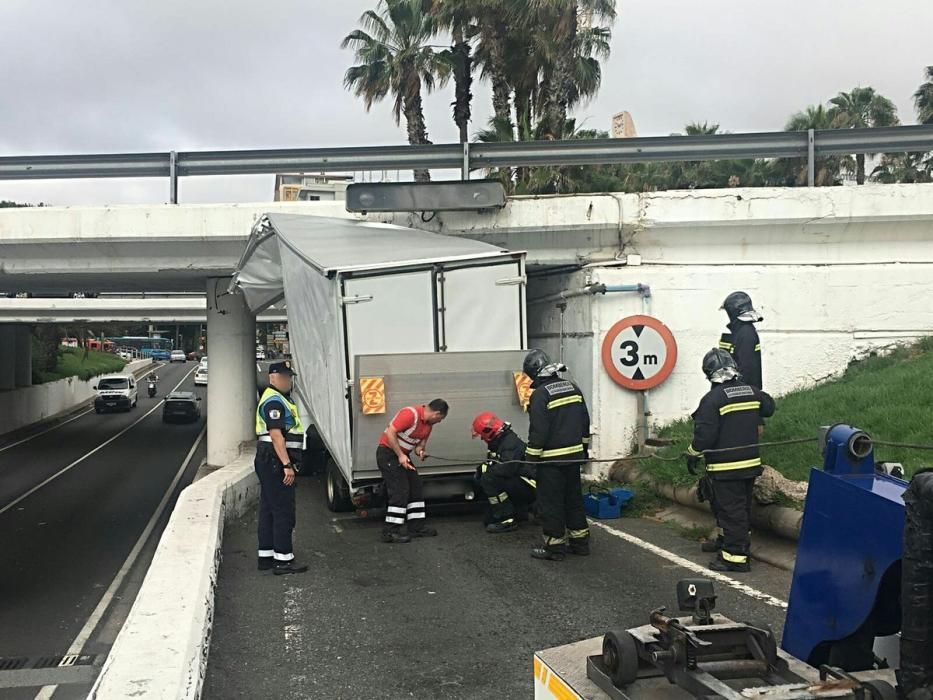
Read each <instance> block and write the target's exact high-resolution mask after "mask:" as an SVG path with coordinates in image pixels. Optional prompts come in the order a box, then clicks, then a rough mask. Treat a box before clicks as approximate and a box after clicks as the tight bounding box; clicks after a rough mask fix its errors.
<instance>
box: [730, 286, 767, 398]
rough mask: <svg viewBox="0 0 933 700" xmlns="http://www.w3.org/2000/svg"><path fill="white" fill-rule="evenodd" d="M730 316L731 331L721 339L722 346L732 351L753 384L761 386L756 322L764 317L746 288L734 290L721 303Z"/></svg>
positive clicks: (749, 381) (759, 345) (740, 372)
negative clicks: (756, 309) (745, 290)
mask: <svg viewBox="0 0 933 700" xmlns="http://www.w3.org/2000/svg"><path fill="white" fill-rule="evenodd" d="M720 308H721V309H723V310H724V311H725V312H726V314H728V316H729V323H728V326H727V327H728V329H729V332H728V333H723V334H722V337H721V338H720V339H719V347H720V348H722V349H723V350H726V351H727V352H728V353H729V354H730V355H732V357H733V359H734V360H735V364H736V366H737V367H738V369H739V374H741V375H742V378H743V379H744V380H745V381H746V382H747V383H748V384H750V385H751V386H753V387H755V388H756V389H761V388H762V386H763V384H762V383H761V340H759V338H758V331H757V330H756V329H755V324H756V323H758V322H759V321H763V320H764V318H763V317H762V315H761V314H759V313H758V312H757V311H755V307H754V306H752V298H751V297H750V296H748V294H746V293H745V292H732V294H730V295H729V296H727V297H726V300H725V301H724V302H723V303H722V306H721V307H720Z"/></svg>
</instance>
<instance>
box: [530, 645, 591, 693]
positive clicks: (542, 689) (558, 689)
mask: <svg viewBox="0 0 933 700" xmlns="http://www.w3.org/2000/svg"><path fill="white" fill-rule="evenodd" d="M534 661H535V700H583V698H582V697H581V696H580V695H578V694H577V693H576V692H574V691H573V690H572V689H571V688H570V686H569V685H567V684H566V683H565V682H564V681H563V680H561V678H560V676H558V675H557V674H556V673H554V671H553V670H552V669H551V668H550V667H549V666H548V665H547V664H546V663H544V661H542V660H541V659H540V658H539V657H538V655H537V654H535V657H534Z"/></svg>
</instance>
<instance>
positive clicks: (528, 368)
mask: <svg viewBox="0 0 933 700" xmlns="http://www.w3.org/2000/svg"><path fill="white" fill-rule="evenodd" d="M566 369H567V368H566V367H565V366H564V365H562V364H560V363H558V362H551V358H549V357H548V356H547V353H546V352H544V350H537V349H536V350H532V351H531V352H529V353H528V354H527V355H525V361H524V363H522V371H523V372H524V373H525V374H527V375H528V376H529V377H531V379H532V381H534V380H536V379H543V378H544V377H553V376H554V375H555V374H557V373H559V372H563V371H565V370H566Z"/></svg>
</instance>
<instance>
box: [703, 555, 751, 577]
mask: <svg viewBox="0 0 933 700" xmlns="http://www.w3.org/2000/svg"><path fill="white" fill-rule="evenodd" d="M709 568H710V569H712V570H713V571H720V572H722V573H736V574H744V573H748V572H749V571H751V570H752V567H751V564H749V562H748V557H746V558H745V561H744V562H731V561H726V560H725V559H723V558H722V556H721V555H720V556H718V557H716V558H715V559H713V561H711V562H710V563H709Z"/></svg>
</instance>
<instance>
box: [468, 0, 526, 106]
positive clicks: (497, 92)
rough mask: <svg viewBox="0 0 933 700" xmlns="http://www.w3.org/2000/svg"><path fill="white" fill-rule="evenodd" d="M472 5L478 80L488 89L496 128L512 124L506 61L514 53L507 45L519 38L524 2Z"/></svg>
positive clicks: (481, 0)
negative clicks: (487, 83)
mask: <svg viewBox="0 0 933 700" xmlns="http://www.w3.org/2000/svg"><path fill="white" fill-rule="evenodd" d="M474 1H475V9H476V33H477V37H478V42H477V45H476V60H477V61H478V62H479V64H480V65H481V67H482V76H483V77H484V78H487V79H488V80H489V82H490V84H491V85H492V111H493V118H494V119H496V120H497V121H498V123H500V124H512V103H511V94H512V85H511V83H510V81H509V61H510V58H511V57H512V56H514V55H515V54H514V51H515V49H514V43H513V44H510V41H511V40H512V39H513V37H518V36H521V32H522V29H520V28H519V22H520V20H523V19H525V18H526V16H527V14H526V12H525V9H526V8H525V3H526V2H527V0H474ZM510 48H511V51H510Z"/></svg>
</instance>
